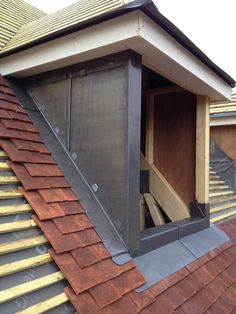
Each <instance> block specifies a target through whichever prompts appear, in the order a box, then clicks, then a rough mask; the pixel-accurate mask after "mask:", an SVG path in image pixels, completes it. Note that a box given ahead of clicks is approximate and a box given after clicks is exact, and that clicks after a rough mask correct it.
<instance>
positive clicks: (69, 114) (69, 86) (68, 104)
mask: <svg viewBox="0 0 236 314" xmlns="http://www.w3.org/2000/svg"><path fill="white" fill-rule="evenodd" d="M67 82H68V90H67V92H68V102H67V110H66V111H67V113H66V115H67V117H66V120H67V121H66V125H67V128H66V146H67V149H68V151H70V137H71V102H72V74H71V72H70V74H69V77H68V80H67Z"/></svg>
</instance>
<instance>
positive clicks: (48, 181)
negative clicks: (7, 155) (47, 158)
mask: <svg viewBox="0 0 236 314" xmlns="http://www.w3.org/2000/svg"><path fill="white" fill-rule="evenodd" d="M8 165H9V166H10V167H11V169H12V170H13V171H14V172H15V174H16V176H17V178H18V179H19V180H20V181H21V183H22V184H23V186H24V189H25V190H27V191H28V190H38V189H50V188H68V187H69V184H68V182H67V181H66V180H65V179H64V178H62V177H60V178H57V177H47V178H44V177H31V176H30V174H29V173H28V171H27V170H26V168H25V167H24V166H23V165H22V164H19V163H13V162H10V161H8Z"/></svg>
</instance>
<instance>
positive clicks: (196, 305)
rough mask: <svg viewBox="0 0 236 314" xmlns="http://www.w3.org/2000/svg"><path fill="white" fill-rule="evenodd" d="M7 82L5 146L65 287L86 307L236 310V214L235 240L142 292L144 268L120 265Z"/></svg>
mask: <svg viewBox="0 0 236 314" xmlns="http://www.w3.org/2000/svg"><path fill="white" fill-rule="evenodd" d="M0 85H1V87H0V146H1V147H2V149H4V151H5V152H6V153H7V155H8V156H9V159H10V160H11V162H9V166H10V167H11V168H12V170H13V171H14V172H15V174H16V176H17V178H18V179H19V181H20V182H21V184H22V186H23V188H22V189H21V192H22V193H23V195H24V197H25V198H26V199H27V201H28V203H29V204H30V206H31V208H32V209H33V210H34V211H35V215H34V221H35V223H36V224H37V225H38V226H39V227H40V228H41V230H42V232H43V233H44V235H45V236H46V237H47V239H48V240H49V242H50V244H51V245H52V249H51V250H50V251H49V252H50V255H51V257H52V258H53V260H54V261H55V262H56V264H57V265H58V267H59V268H60V270H61V271H62V272H63V274H64V276H65V277H66V278H67V280H68V286H67V287H66V288H65V290H64V291H65V293H66V295H67V297H68V298H69V299H70V301H71V302H72V303H73V305H74V307H75V308H76V310H77V311H78V312H79V313H80V314H83V313H85V314H88V313H106V314H108V313H110V314H116V313H117V314H118V313H122V314H126V313H127V314H133V313H145V314H151V313H153V314H156V313H165V314H168V313H173V312H176V313H205V312H206V311H208V312H207V313H233V311H235V307H236V235H235V228H236V219H235V220H232V221H228V222H225V223H224V224H222V225H221V228H222V229H223V230H224V231H225V232H226V233H227V234H228V235H229V237H230V238H231V240H230V241H228V242H227V243H225V244H223V245H221V246H220V247H218V248H216V249H215V250H213V251H211V252H210V253H208V254H207V255H205V256H203V257H201V258H199V259H198V260H196V261H195V262H193V263H192V264H190V265H188V266H186V267H185V268H183V269H181V270H179V271H178V272H177V273H175V274H173V275H171V276H169V277H167V278H166V279H164V280H163V281H161V282H159V283H157V284H156V285H154V286H152V287H151V288H149V289H147V290H145V291H143V292H141V293H137V292H135V289H136V288H137V287H139V286H141V285H142V284H144V283H145V279H144V278H143V276H142V274H141V273H140V272H139V271H138V269H137V268H136V265H135V264H134V262H133V261H131V262H128V263H126V264H123V265H121V266H119V265H116V264H115V263H114V262H113V261H112V259H111V257H110V255H109V253H108V252H107V251H106V249H105V247H104V245H103V243H102V241H101V239H100V237H99V236H98V234H97V233H96V231H95V230H94V228H93V226H92V224H91V222H90V221H89V218H88V216H87V215H86V213H85V212H84V210H83V208H81V206H80V204H79V201H78V198H77V196H76V195H75V194H74V193H73V191H72V190H71V189H70V188H69V187H68V184H67V182H66V180H65V178H64V177H63V176H62V173H61V171H60V169H59V168H58V167H57V165H56V164H55V161H54V159H53V158H52V157H51V155H50V154H48V149H47V148H46V147H45V146H44V144H43V143H42V140H41V138H40V136H39V134H38V133H37V130H36V129H35V127H34V126H33V124H32V123H30V122H29V121H28V116H27V114H26V112H25V110H23V109H22V107H21V106H20V104H19V103H18V101H17V100H16V98H15V97H14V96H13V95H12V93H11V92H10V91H9V87H8V86H7V84H6V82H5V81H4V80H3V79H1V83H0ZM20 117H21V119H20ZM22 117H24V119H27V121H25V120H22ZM46 152H47V153H46ZM0 312H1V305H0ZM34 313H35V312H34Z"/></svg>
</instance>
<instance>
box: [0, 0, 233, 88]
mask: <svg viewBox="0 0 236 314" xmlns="http://www.w3.org/2000/svg"><path fill="white" fill-rule="evenodd" d="M137 9H138V10H141V11H143V12H144V13H145V14H146V15H148V16H149V17H150V18H151V19H152V20H153V21H154V22H155V23H157V24H158V25H159V26H160V27H161V28H162V29H164V30H165V31H166V32H167V33H168V34H169V35H170V36H171V37H173V38H174V39H175V40H176V41H177V42H178V43H179V44H181V45H182V46H183V47H184V48H186V49H187V50H188V51H189V52H191V53H192V54H193V55H194V56H195V57H196V58H198V59H199V60H200V61H201V62H202V63H203V64H205V65H206V66H207V67H208V68H209V69H211V70H212V71H213V72H215V73H216V74H217V75H218V76H219V77H220V78H221V79H222V80H223V81H225V82H226V83H227V84H229V85H230V86H231V87H234V86H235V84H236V82H235V80H234V79H233V78H232V77H230V76H229V75H228V74H227V73H226V72H224V71H223V70H222V69H221V68H219V67H218V66H217V65H216V64H215V63H214V62H212V61H211V60H210V59H209V58H208V57H207V56H206V55H205V54H204V53H203V52H202V51H201V50H200V49H199V48H198V47H197V46H196V45H195V44H194V43H193V42H192V41H191V40H189V39H188V37H187V36H185V35H184V34H183V33H182V32H181V31H180V30H179V29H178V28H177V27H176V26H175V25H174V24H173V23H172V22H170V21H169V20H168V19H167V18H166V17H165V16H164V15H162V14H161V13H160V12H159V10H158V9H157V7H156V6H155V4H154V3H153V1H152V0H135V1H131V2H129V3H127V4H126V5H123V6H121V7H118V8H116V9H115V10H114V11H111V12H110V11H109V12H108V13H105V14H102V15H98V16H95V17H94V18H91V19H89V20H86V21H83V22H82V23H78V24H75V25H72V26H69V27H67V28H62V29H60V30H58V31H56V32H52V33H50V34H48V35H46V36H44V37H42V38H41V37H40V38H38V39H36V40H34V41H30V42H26V43H25V44H23V45H21V46H19V47H15V48H14V49H12V50H7V51H2V52H1V53H0V58H5V57H7V56H9V55H12V54H15V53H17V52H20V51H24V50H26V49H29V48H32V47H35V46H37V45H41V44H43V43H45V42H48V41H51V40H54V39H57V38H60V37H62V36H66V35H68V34H70V33H73V32H77V31H79V30H81V29H84V28H87V27H91V26H93V25H97V24H99V23H101V22H104V21H106V20H110V19H113V18H115V17H118V16H121V15H123V14H127V13H129V12H132V11H135V10H137Z"/></svg>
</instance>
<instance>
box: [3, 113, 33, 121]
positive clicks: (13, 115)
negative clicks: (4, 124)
mask: <svg viewBox="0 0 236 314" xmlns="http://www.w3.org/2000/svg"><path fill="white" fill-rule="evenodd" d="M7 113H8V116H9V118H10V119H12V120H18V121H24V122H31V120H30V118H29V117H28V115H27V114H26V113H23V112H15V111H7ZM9 118H8V117H6V119H9Z"/></svg>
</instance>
